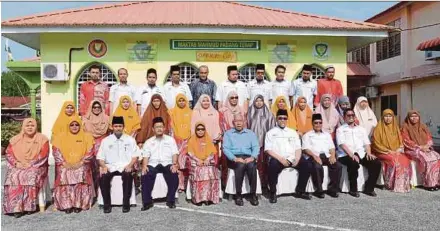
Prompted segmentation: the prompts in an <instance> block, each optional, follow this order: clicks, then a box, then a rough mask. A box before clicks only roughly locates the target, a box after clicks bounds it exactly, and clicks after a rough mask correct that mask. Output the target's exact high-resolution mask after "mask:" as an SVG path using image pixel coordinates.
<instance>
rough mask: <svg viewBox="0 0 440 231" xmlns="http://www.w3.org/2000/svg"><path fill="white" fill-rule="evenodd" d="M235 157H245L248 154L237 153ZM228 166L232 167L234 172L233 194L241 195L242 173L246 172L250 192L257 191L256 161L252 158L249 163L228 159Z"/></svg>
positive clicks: (252, 193)
mask: <svg viewBox="0 0 440 231" xmlns="http://www.w3.org/2000/svg"><path fill="white" fill-rule="evenodd" d="M236 157H239V158H243V159H246V158H248V157H251V156H248V155H237V156H236ZM228 168H230V169H234V174H235V194H236V195H241V189H242V187H243V180H244V174H245V173H246V174H247V177H248V180H249V184H250V186H251V190H250V193H251V195H255V194H256V192H257V161H256V160H254V161H252V162H250V163H247V164H244V163H235V162H234V161H230V160H228Z"/></svg>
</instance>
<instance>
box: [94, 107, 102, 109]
mask: <svg viewBox="0 0 440 231" xmlns="http://www.w3.org/2000/svg"><path fill="white" fill-rule="evenodd" d="M92 108H93V109H101V107H92Z"/></svg>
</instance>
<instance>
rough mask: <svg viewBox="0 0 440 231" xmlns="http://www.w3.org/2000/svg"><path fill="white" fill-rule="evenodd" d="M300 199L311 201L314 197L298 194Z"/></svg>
mask: <svg viewBox="0 0 440 231" xmlns="http://www.w3.org/2000/svg"><path fill="white" fill-rule="evenodd" d="M296 195H297V197H298V198H301V199H304V200H311V199H312V197H311V196H310V195H309V194H308V193H296Z"/></svg>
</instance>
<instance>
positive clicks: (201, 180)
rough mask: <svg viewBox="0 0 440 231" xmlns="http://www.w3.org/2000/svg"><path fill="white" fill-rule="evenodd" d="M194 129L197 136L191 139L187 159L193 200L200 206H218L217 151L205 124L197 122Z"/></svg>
mask: <svg viewBox="0 0 440 231" xmlns="http://www.w3.org/2000/svg"><path fill="white" fill-rule="evenodd" d="M194 127H195V134H194V135H192V136H191V138H190V139H189V142H188V157H187V160H188V161H187V168H188V169H189V182H190V186H191V200H192V202H193V203H194V204H195V205H198V206H200V205H201V204H202V202H204V203H207V204H209V203H214V204H217V203H219V201H220V197H219V190H220V189H219V179H220V174H219V171H218V169H217V168H216V164H217V158H216V156H217V149H216V148H215V146H214V143H213V142H212V138H211V137H210V136H209V134H208V133H207V132H206V126H205V124H204V123H203V122H197V123H196V125H195V126H194Z"/></svg>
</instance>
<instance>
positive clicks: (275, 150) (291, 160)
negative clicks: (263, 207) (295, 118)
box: [264, 109, 312, 203]
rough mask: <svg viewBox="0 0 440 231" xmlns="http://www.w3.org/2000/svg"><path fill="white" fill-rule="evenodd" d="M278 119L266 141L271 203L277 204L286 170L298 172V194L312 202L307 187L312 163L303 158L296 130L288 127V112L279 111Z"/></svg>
mask: <svg viewBox="0 0 440 231" xmlns="http://www.w3.org/2000/svg"><path fill="white" fill-rule="evenodd" d="M276 119H277V126H276V127H274V128H272V129H270V130H269V131H268V132H267V134H266V138H265V141H264V151H265V152H266V153H267V154H268V155H269V166H268V168H267V172H268V179H269V182H268V183H269V192H270V197H269V202H270V203H276V202H277V197H276V192H277V184H278V175H279V174H280V173H281V171H282V170H283V169H284V168H295V169H297V170H298V175H299V176H298V184H297V186H296V189H295V191H296V194H297V196H298V197H300V198H303V199H306V200H310V199H311V197H310V195H309V194H308V193H306V186H307V181H308V180H309V177H310V173H311V170H312V169H311V165H310V163H309V162H308V161H306V160H305V159H304V158H301V140H300V138H299V136H298V133H296V131H295V130H293V129H290V128H288V127H286V124H287V119H288V114H287V110H282V109H281V110H278V112H277V118H276Z"/></svg>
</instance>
